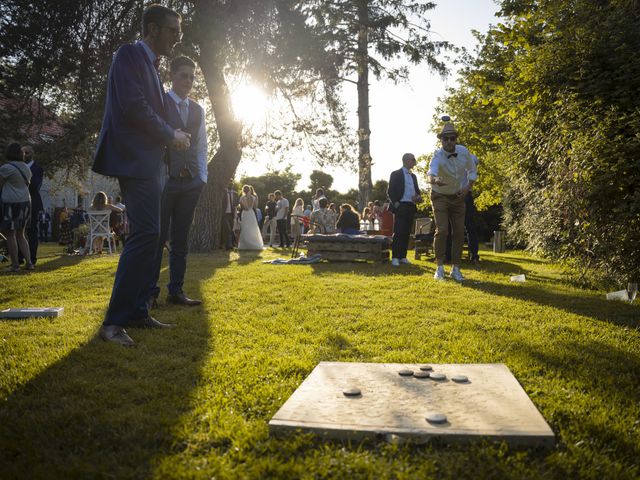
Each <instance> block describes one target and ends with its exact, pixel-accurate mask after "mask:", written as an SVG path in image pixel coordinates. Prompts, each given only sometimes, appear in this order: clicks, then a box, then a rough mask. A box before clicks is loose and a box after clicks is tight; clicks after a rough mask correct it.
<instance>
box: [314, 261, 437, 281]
mask: <svg viewBox="0 0 640 480" xmlns="http://www.w3.org/2000/svg"><path fill="white" fill-rule="evenodd" d="M309 265H311V268H312V269H313V273H314V274H315V275H335V274H349V275H354V274H355V275H361V276H365V277H388V276H394V275H397V276H422V275H425V274H428V273H429V272H428V270H425V268H424V267H423V266H420V265H417V264H413V263H412V264H410V265H401V266H399V267H393V266H392V265H391V262H372V261H321V262H318V263H311V264H309Z"/></svg>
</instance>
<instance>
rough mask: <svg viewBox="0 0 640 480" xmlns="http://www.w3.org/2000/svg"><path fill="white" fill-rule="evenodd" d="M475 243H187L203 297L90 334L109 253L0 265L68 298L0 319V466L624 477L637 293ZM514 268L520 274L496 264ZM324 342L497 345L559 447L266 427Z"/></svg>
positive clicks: (50, 295)
mask: <svg viewBox="0 0 640 480" xmlns="http://www.w3.org/2000/svg"><path fill="white" fill-rule="evenodd" d="M61 248H62V247H58V246H49V245H45V246H44V247H43V252H44V253H45V255H46V254H47V252H49V253H51V251H52V250H51V249H55V250H58V251H59V250H60V249H61ZM481 255H482V258H483V262H482V267H481V268H478V269H474V268H466V269H465V274H466V275H467V276H468V277H469V279H470V281H469V282H468V284H465V285H457V284H455V283H454V282H451V281H446V282H443V283H438V282H434V281H433V280H432V279H431V276H432V274H433V269H434V267H435V265H434V264H433V263H432V262H425V261H421V262H417V263H415V264H414V265H412V266H407V267H402V268H401V269H399V270H397V269H395V267H391V266H390V265H388V264H386V265H380V264H376V265H374V264H362V263H360V264H356V263H323V264H317V265H309V266H300V265H279V266H274V265H264V264H263V263H262V262H261V260H262V259H263V258H264V259H272V258H275V257H277V256H282V252H281V251H271V250H269V251H266V252H265V253H263V254H262V257H257V258H256V257H254V256H244V255H243V256H238V255H237V254H231V255H225V254H223V253H218V254H214V255H190V256H189V265H188V270H187V277H186V282H185V292H187V293H188V294H189V295H190V296H193V297H196V298H202V299H204V305H203V306H202V307H195V308H190V309H188V310H187V309H185V308H181V307H178V306H171V305H167V304H165V303H164V301H163V299H162V298H161V300H160V307H159V308H158V309H157V310H155V311H154V315H155V316H156V317H157V318H158V319H159V320H162V321H171V322H174V323H177V324H178V327H177V328H175V329H172V330H167V331H158V330H137V329H136V330H134V329H131V330H130V331H129V333H130V334H131V335H132V337H133V338H134V340H136V342H138V347H137V348H134V349H124V348H121V347H119V346H117V345H110V344H106V343H104V342H103V341H102V340H100V339H98V338H97V337H96V331H97V329H98V328H99V326H100V323H101V321H102V316H103V314H104V309H105V307H106V302H107V299H108V295H109V292H110V290H111V286H112V284H113V272H114V270H115V268H116V265H117V262H118V256H112V255H103V256H100V257H93V258H84V259H82V257H77V256H76V257H69V256H60V255H59V254H57V255H52V256H48V257H45V258H41V259H40V260H39V261H38V266H37V270H36V272H35V273H26V272H25V273H21V274H18V275H13V276H10V277H9V276H4V275H3V276H0V283H2V289H0V298H1V302H2V305H3V306H7V307H19V306H25V305H35V306H43V305H50V306H61V307H64V308H65V311H64V315H63V317H61V318H58V319H55V320H50V319H30V320H20V321H7V320H3V321H0V339H1V341H0V470H1V471H2V477H3V478H103V477H113V478H158V479H165V478H175V479H178V478H185V479H187V478H189V479H209V478H213V477H215V478H221V479H232V478H243V479H245V478H246V479H254V478H255V479H262V478H319V479H320V478H322V479H324V478H336V479H344V478H354V479H365V478H382V479H395V478H404V479H415V478H421V479H433V478H455V479H483V478H500V479H514V480H516V479H522V478H527V479H550V478H567V479H569V478H594V479H595V478H607V479H609V478H610V479H614V478H615V479H616V480H626V479H637V478H638V475H639V474H640V470H639V469H640V465H639V464H638V459H639V458H640V426H639V425H638V419H639V418H640V406H639V405H638V402H637V401H636V399H637V398H638V397H639V396H640V378H639V372H640V330H638V322H637V319H638V308H640V307H638V305H628V304H623V303H619V304H618V305H616V308H611V302H607V301H606V300H605V299H604V292H592V291H588V290H583V289H579V288H575V287H573V286H571V285H569V284H567V283H565V282H563V281H562V276H561V275H560V272H559V269H558V267H557V266H556V265H553V264H550V263H548V262H545V261H541V260H540V259H537V258H532V257H530V256H529V255H523V254H521V253H518V252H508V253H505V254H492V253H491V252H484V251H483V252H481ZM164 265H165V266H166V255H165V264H164ZM465 267H466V266H465ZM520 273H524V274H526V276H527V279H528V281H527V282H526V283H524V284H514V283H510V282H509V275H513V274H520ZM167 274H168V272H167V270H166V268H163V272H162V276H161V280H160V284H162V285H164V284H165V283H166V281H167ZM9 278H10V281H9ZM52 299H55V303H52ZM320 361H342V362H375V363H418V362H420V363H422V362H430V363H497V362H500V363H504V364H506V365H507V366H508V367H509V369H510V370H511V371H512V372H513V374H514V375H515V377H516V378H517V380H518V381H519V382H520V384H521V385H522V388H523V389H524V390H525V391H526V393H527V394H528V395H529V396H530V398H531V400H532V402H533V403H534V404H535V406H536V407H537V408H538V409H539V410H540V412H541V414H542V415H543V417H544V418H545V419H546V420H547V421H548V423H549V424H550V426H551V427H552V429H553V431H554V433H555V434H556V436H557V446H556V447H555V448H552V449H544V450H543V449H523V448H509V447H508V446H506V445H504V444H496V443H489V442H477V443H473V444H471V445H464V446H455V445H446V444H436V445H415V444H411V443H401V444H396V445H390V444H388V443H386V442H384V441H382V440H372V441H370V442H345V443H340V442H332V441H326V440H324V439H322V438H317V437H312V436H309V435H303V434H292V435H288V436H284V437H273V436H271V435H270V434H269V428H268V421H269V420H270V419H271V417H272V416H273V415H274V414H275V412H276V411H277V410H278V409H279V408H280V407H281V406H282V405H283V404H284V402H285V401H286V399H287V398H288V397H289V396H290V395H291V394H292V393H293V391H294V390H295V389H296V388H298V387H299V385H300V384H301V382H302V381H303V380H304V379H305V377H306V376H307V375H308V374H309V373H310V372H311V370H312V369H313V368H314V367H315V366H316V365H317V363H318V362H320ZM603 372H605V373H603ZM608 373H613V375H610V374H608Z"/></svg>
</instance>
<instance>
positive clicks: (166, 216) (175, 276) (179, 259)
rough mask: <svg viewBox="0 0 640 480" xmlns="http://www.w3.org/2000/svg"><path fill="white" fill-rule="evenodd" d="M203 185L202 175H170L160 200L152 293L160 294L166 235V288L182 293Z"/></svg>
mask: <svg viewBox="0 0 640 480" xmlns="http://www.w3.org/2000/svg"><path fill="white" fill-rule="evenodd" d="M203 186H204V183H202V181H201V180H200V179H199V178H170V179H169V180H168V181H167V184H166V185H165V187H164V190H163V192H162V199H161V202H160V239H159V240H158V245H157V248H156V256H155V265H154V271H153V282H152V285H151V292H150V295H149V296H153V297H155V298H157V297H158V295H159V294H160V287H158V279H159V278H160V267H161V265H162V254H163V252H164V245H165V243H166V241H167V239H169V240H170V245H169V284H168V285H167V289H168V290H169V294H170V295H177V294H179V293H182V286H183V284H184V275H185V273H186V271H187V253H188V241H189V230H190V229H191V224H192V223H193V215H194V213H195V211H196V205H197V204H198V198H199V197H200V192H201V191H202V187H203Z"/></svg>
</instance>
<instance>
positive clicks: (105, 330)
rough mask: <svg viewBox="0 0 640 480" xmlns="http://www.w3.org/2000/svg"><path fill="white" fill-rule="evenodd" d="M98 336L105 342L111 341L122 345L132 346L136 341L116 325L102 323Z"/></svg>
mask: <svg viewBox="0 0 640 480" xmlns="http://www.w3.org/2000/svg"><path fill="white" fill-rule="evenodd" d="M99 334H100V338H101V339H102V340H104V341H105V342H113V343H117V344H119V345H122V346H123V347H133V346H135V344H136V342H134V341H133V339H132V338H131V337H130V336H129V335H127V331H126V330H125V329H124V328H122V327H119V326H118V325H102V327H100V333H99Z"/></svg>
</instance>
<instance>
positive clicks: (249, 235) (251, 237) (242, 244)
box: [238, 195, 264, 250]
mask: <svg viewBox="0 0 640 480" xmlns="http://www.w3.org/2000/svg"><path fill="white" fill-rule="evenodd" d="M256 203H258V202H257V199H256V197H254V196H251V195H243V196H242V198H241V199H240V205H241V206H242V215H241V217H240V240H239V241H238V250H263V249H264V243H263V241H262V233H261V232H260V228H259V227H258V220H257V218H256V213H255V212H254V211H253V209H254V208H255V207H256Z"/></svg>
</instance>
